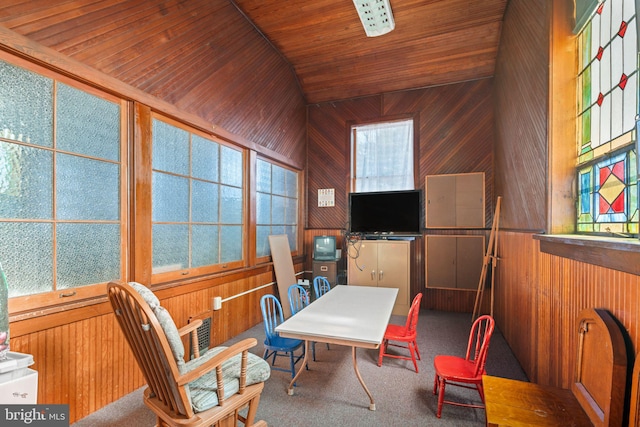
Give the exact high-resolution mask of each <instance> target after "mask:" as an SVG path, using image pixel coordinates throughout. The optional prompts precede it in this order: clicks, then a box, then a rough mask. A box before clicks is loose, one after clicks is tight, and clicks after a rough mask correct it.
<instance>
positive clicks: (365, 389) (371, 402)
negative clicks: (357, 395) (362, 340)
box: [351, 347, 376, 411]
mask: <svg viewBox="0 0 640 427" xmlns="http://www.w3.org/2000/svg"><path fill="white" fill-rule="evenodd" d="M351 351H352V355H353V369H354V370H355V371H356V376H357V377H358V380H359V381H360V384H362V388H363V389H364V391H366V392H367V395H368V396H369V402H370V403H369V409H370V410H372V411H375V410H376V404H375V402H374V401H373V396H372V395H371V392H370V391H369V389H368V388H367V386H366V384H365V383H364V380H363V379H362V376H361V375H360V371H359V370H358V362H357V361H356V348H355V347H351Z"/></svg>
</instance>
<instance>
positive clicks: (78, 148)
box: [56, 83, 120, 161]
mask: <svg viewBox="0 0 640 427" xmlns="http://www.w3.org/2000/svg"><path fill="white" fill-rule="evenodd" d="M56 117H57V126H56V145H57V148H58V149H59V150H63V151H71V152H74V153H78V154H85V155H87V156H91V157H98V158H101V159H108V160H114V161H117V160H118V159H119V158H120V106H119V105H117V104H114V103H112V102H109V101H107V100H105V99H102V98H98V97H97V96H94V95H91V94H89V93H86V92H83V91H81V90H78V89H75V88H73V87H71V86H67V85H65V84H62V83H58V96H57V104H56Z"/></svg>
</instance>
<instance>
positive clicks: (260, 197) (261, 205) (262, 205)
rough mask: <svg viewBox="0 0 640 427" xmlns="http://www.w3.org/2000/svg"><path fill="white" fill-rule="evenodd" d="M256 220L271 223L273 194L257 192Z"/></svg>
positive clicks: (260, 222)
mask: <svg viewBox="0 0 640 427" xmlns="http://www.w3.org/2000/svg"><path fill="white" fill-rule="evenodd" d="M256 222H257V223H258V224H271V195H270V194H264V193H256Z"/></svg>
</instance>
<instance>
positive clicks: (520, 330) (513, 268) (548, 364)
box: [495, 231, 640, 388]
mask: <svg viewBox="0 0 640 427" xmlns="http://www.w3.org/2000/svg"><path fill="white" fill-rule="evenodd" d="M498 252H499V254H500V262H499V267H498V269H497V271H498V274H497V286H496V301H497V305H496V311H495V316H496V320H497V322H498V324H499V325H500V330H501V332H502V333H503V335H504V336H505V338H506V340H507V342H508V343H509V345H510V347H511V349H512V350H513V352H514V353H515V355H516V357H517V358H518V360H519V361H520V364H521V365H522V367H523V369H524V370H525V372H526V373H527V375H528V376H529V378H530V379H531V380H532V381H535V382H537V383H540V384H549V385H554V386H559V387H564V388H569V387H570V385H571V380H572V376H573V373H574V369H575V364H576V354H577V337H578V322H577V317H578V314H579V313H580V311H581V310H582V309H584V308H589V307H597V308H603V309H606V310H609V311H610V312H611V313H612V314H613V316H614V317H615V318H616V319H617V320H618V322H619V323H620V325H621V327H622V329H623V334H625V335H627V338H628V344H629V345H630V348H629V349H628V352H629V355H628V357H629V360H630V361H631V362H633V357H634V355H635V354H636V352H637V351H638V350H639V349H640V347H639V345H640V276H637V275H633V274H629V273H623V272H619V271H615V270H611V269H608V268H604V267H599V266H595V265H591V264H586V263H583V262H579V261H573V260H569V259H567V258H562V257H558V256H554V255H550V254H546V253H542V252H540V244H539V241H538V240H535V239H534V238H533V234H532V233H518V232H507V231H505V232H501V233H500V238H499V249H498ZM630 366H632V365H630ZM630 369H631V368H630Z"/></svg>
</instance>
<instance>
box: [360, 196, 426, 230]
mask: <svg viewBox="0 0 640 427" xmlns="http://www.w3.org/2000/svg"><path fill="white" fill-rule="evenodd" d="M421 206H422V194H421V191H420V190H406V191H379V192H370V193H350V194H349V231H350V232H351V233H359V234H364V235H367V236H371V235H379V236H394V235H395V236H419V235H421V234H422V228H421V226H420V219H421V217H422V215H421Z"/></svg>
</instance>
